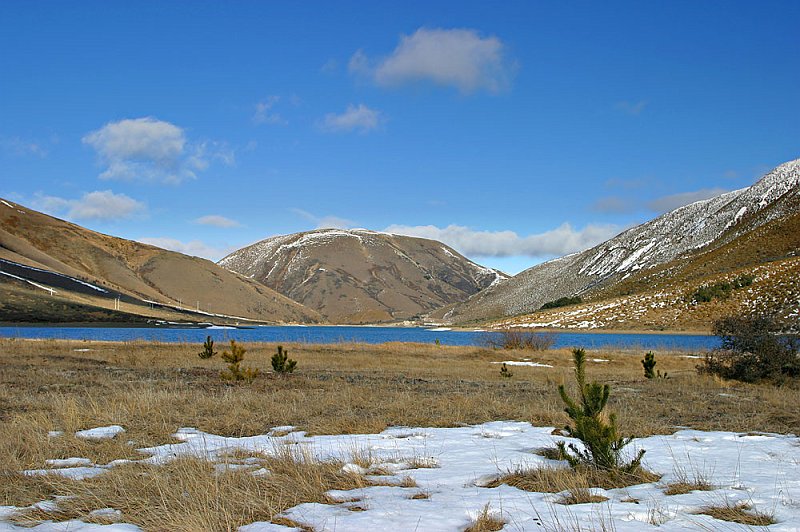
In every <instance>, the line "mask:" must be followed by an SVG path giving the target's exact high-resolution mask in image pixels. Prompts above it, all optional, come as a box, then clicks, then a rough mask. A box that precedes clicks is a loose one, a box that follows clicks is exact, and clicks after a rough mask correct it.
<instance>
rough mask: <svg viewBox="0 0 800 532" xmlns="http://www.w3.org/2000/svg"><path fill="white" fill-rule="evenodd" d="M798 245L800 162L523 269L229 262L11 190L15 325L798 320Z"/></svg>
mask: <svg viewBox="0 0 800 532" xmlns="http://www.w3.org/2000/svg"><path fill="white" fill-rule="evenodd" d="M798 250H800V160H795V161H790V162H787V163H785V164H782V165H780V166H778V167H777V168H775V169H774V170H772V171H770V172H769V173H767V174H766V175H764V176H763V177H762V178H761V179H759V180H758V181H757V182H756V183H755V184H754V185H752V186H751V187H748V188H745V189H741V190H737V191H733V192H728V193H725V194H722V195H720V196H717V197H715V198H711V199H708V200H703V201H699V202H695V203H692V204H689V205H686V206H683V207H680V208H678V209H676V210H674V211H671V212H668V213H666V214H664V215H662V216H660V217H658V218H656V219H654V220H651V221H649V222H646V223H644V224H641V225H639V226H636V227H633V228H630V229H628V230H626V231H624V232H623V233H621V234H619V235H618V236H616V237H614V238H612V239H610V240H608V241H606V242H604V243H601V244H599V245H597V246H595V247H593V248H591V249H588V250H585V251H582V252H579V253H575V254H572V255H568V256H565V257H561V258H557V259H554V260H551V261H548V262H545V263H542V264H538V265H536V266H533V267H532V268H530V269H528V270H525V271H523V272H521V273H519V274H518V275H516V276H513V277H511V276H508V275H506V274H504V273H503V272H500V271H497V270H493V269H490V268H486V267H483V266H481V265H479V264H477V263H475V262H473V261H471V260H470V259H468V258H466V257H464V256H463V255H461V254H460V253H458V252H457V251H456V250H454V249H453V248H451V247H449V246H447V245H446V244H443V243H441V242H437V241H434V240H429V239H424V238H415V237H409V236H402V235H396V234H389V233H382V232H376V231H369V230H365V229H355V230H342V229H320V230H316V231H309V232H304V233H297V234H292V235H282V236H274V237H270V238H267V239H265V240H262V241H260V242H257V243H255V244H252V245H250V246H247V247H245V248H242V249H240V250H238V251H235V252H233V253H231V254H229V255H228V256H226V257H225V258H223V259H222V260H221V261H219V263H217V264H215V263H213V262H211V261H208V260H205V259H201V258H198V257H190V256H186V255H182V254H180V253H176V252H172V251H166V250H163V249H160V248H157V247H154V246H150V245H146V244H141V243H138V242H134V241H130V240H125V239H121V238H116V237H113V236H109V235H104V234H100V233H96V232H94V231H91V230H89V229H86V228H83V227H80V226H77V225H75V224H72V223H69V222H66V221H63V220H59V219H57V218H53V217H51V216H48V215H46V214H43V213H40V212H37V211H34V210H32V209H30V208H28V207H26V206H23V205H19V204H17V203H14V202H11V201H9V200H2V201H1V202H0V295H1V296H2V297H1V298H0V321H3V322H112V323H122V322H125V323H146V322H153V321H178V322H184V321H191V322H202V321H206V322H214V323H271V324H274V323H331V324H378V323H381V324H407V325H411V324H416V325H419V324H433V323H435V324H447V325H448V326H470V327H474V326H481V327H529V328H548V329H576V330H639V331H660V330H668V331H705V330H708V329H709V327H710V324H711V323H712V322H713V321H714V320H715V319H718V318H720V317H723V316H728V315H733V314H741V313H751V314H752V313H760V314H770V315H772V316H775V317H776V318H777V319H778V320H779V321H780V322H781V323H783V324H784V326H785V328H787V329H788V330H797V328H798V326H797V323H798V321H800V283H798V282H797V279H798V278H800V277H799V276H800V257H799V256H798ZM743 280H744V281H746V282H744V281H743ZM704 294H711V296H710V297H706V295H704ZM556 301H560V303H565V304H564V305H563V306H560V304H559V303H556V304H553V303H552V302H556ZM543 306H545V307H548V306H549V307H551V308H548V309H546V310H543V309H542V307H543Z"/></svg>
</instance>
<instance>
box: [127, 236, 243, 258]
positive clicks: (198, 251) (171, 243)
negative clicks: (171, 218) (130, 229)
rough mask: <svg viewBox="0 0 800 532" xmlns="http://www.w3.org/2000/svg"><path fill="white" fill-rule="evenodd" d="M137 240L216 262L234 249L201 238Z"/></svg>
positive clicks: (148, 238)
mask: <svg viewBox="0 0 800 532" xmlns="http://www.w3.org/2000/svg"><path fill="white" fill-rule="evenodd" d="M136 241H137V242H141V243H142V244H150V245H151V246H156V247H159V248H161V249H167V250H169V251H177V252H178V253H183V254H184V255H192V256H194V257H201V258H204V259H208V260H211V261H214V262H216V261H218V260H219V259H221V258H222V257H224V256H225V255H227V254H228V253H230V252H231V251H233V250H234V248H232V247H225V248H216V247H214V246H210V245H208V244H206V243H205V242H203V241H201V240H192V241H189V242H182V241H181V240H177V239H175V238H169V237H160V236H159V237H142V238H137V239H136Z"/></svg>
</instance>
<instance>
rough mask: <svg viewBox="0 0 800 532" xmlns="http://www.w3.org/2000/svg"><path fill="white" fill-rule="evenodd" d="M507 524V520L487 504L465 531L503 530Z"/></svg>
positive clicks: (493, 531) (494, 531)
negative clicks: (491, 509) (492, 510)
mask: <svg viewBox="0 0 800 532" xmlns="http://www.w3.org/2000/svg"><path fill="white" fill-rule="evenodd" d="M505 524H506V522H505V520H503V518H501V517H500V516H499V515H497V514H495V513H493V512H491V511H490V508H489V505H488V504H487V505H486V506H484V507H483V510H481V512H480V513H479V514H478V515H477V517H475V520H474V521H473V522H472V524H471V525H470V526H469V527H467V528H466V529H465V530H464V532H497V531H498V530H502V529H503V526H504V525H505Z"/></svg>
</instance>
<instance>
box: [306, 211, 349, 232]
mask: <svg viewBox="0 0 800 532" xmlns="http://www.w3.org/2000/svg"><path fill="white" fill-rule="evenodd" d="M290 210H291V211H292V212H293V213H295V214H298V215H300V216H302V217H303V218H305V219H306V220H309V221H311V222H313V223H314V224H316V227H315V229H351V228H353V227H356V226H357V224H356V222H354V221H352V220H348V219H346V218H339V217H338V216H332V215H328V216H317V215H315V214H312V213H310V212H308V211H304V210H303V209H290Z"/></svg>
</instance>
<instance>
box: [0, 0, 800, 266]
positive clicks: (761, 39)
mask: <svg viewBox="0 0 800 532" xmlns="http://www.w3.org/2000/svg"><path fill="white" fill-rule="evenodd" d="M799 19H800V2H795V1H787V2H770V1H767V2H734V1H724V2H723V1H720V2H712V1H700V2H698V1H690V2H640V1H637V2H546V3H545V2H533V1H525V2H466V1H457V2H437V3H431V2H392V3H390V2H335V3H333V2H225V3H223V2H114V1H104V2H89V1H85V2H72V3H67V2H44V1H42V2H13V1H12V2H0V50H2V53H0V196H2V197H5V198H8V199H11V200H13V201H17V202H19V203H22V204H26V205H29V206H31V207H33V208H38V209H41V210H44V211H46V212H48V213H51V214H54V215H56V216H59V217H62V218H66V219H69V220H71V221H74V222H76V223H78V224H80V225H83V226H85V227H89V228H91V229H94V230H97V231H101V232H104V233H109V234H113V235H115V236H122V237H126V238H131V239H135V240H141V241H147V242H151V243H156V244H158V245H162V246H164V247H169V248H171V249H176V250H179V251H184V252H188V253H191V254H195V255H200V256H205V257H208V258H212V259H219V258H221V257H222V256H223V255H224V254H225V253H226V252H228V251H231V250H233V249H236V248H238V247H241V246H244V245H246V244H249V243H252V242H255V241H257V240H260V239H262V238H265V237H268V236H272V235H275V234H282V233H290V232H297V231H304V230H310V229H314V228H316V227H324V226H336V227H364V228H368V229H374V230H390V231H395V232H402V233H406V234H416V235H421V236H429V237H433V238H438V239H440V240H443V241H445V242H447V243H448V244H450V245H452V246H453V247H455V248H456V249H458V250H459V251H461V252H462V253H464V254H466V255H467V256H469V257H470V258H472V259H474V260H476V261H477V262H480V263H482V264H485V265H489V266H495V267H499V268H501V269H505V270H506V271H508V272H510V273H516V272H518V271H520V270H522V269H524V268H526V267H529V266H532V265H534V264H536V263H538V262H541V261H542V260H545V259H548V258H551V257H554V256H559V255H562V254H565V253H569V252H572V251H577V250H579V249H582V248H585V247H589V246H590V245H593V244H595V243H598V242H600V241H602V240H605V239H607V238H609V237H610V236H613V235H614V234H616V233H617V232H619V231H620V230H622V229H623V228H625V227H628V226H630V225H632V224H636V223H640V222H643V221H646V220H648V219H651V218H653V217H655V216H657V215H658V214H659V213H661V212H664V211H665V210H669V209H671V208H674V207H677V206H679V205H680V204H682V203H687V202H690V201H693V200H696V199H702V198H704V197H708V196H710V195H715V194H718V193H721V192H723V191H726V190H732V189H736V188H741V187H744V186H748V185H750V184H752V183H753V181H754V180H755V179H756V178H757V177H758V176H760V175H761V174H763V173H764V172H765V171H767V170H769V169H770V168H772V167H774V166H776V165H778V164H780V163H782V162H784V161H787V160H791V159H796V158H798V157H800V142H799V141H800V89H799V87H800V33H798V32H797V28H796V21H797V20H799Z"/></svg>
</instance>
